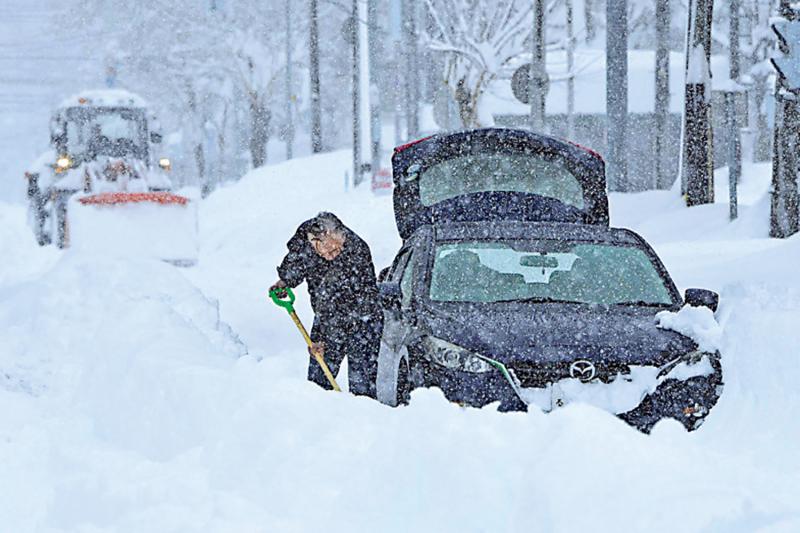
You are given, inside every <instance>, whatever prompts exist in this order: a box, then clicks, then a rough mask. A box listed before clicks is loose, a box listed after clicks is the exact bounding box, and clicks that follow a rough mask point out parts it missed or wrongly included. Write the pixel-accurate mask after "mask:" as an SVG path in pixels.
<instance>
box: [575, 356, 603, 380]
mask: <svg viewBox="0 0 800 533" xmlns="http://www.w3.org/2000/svg"><path fill="white" fill-rule="evenodd" d="M569 375H570V377H573V378H576V379H579V380H581V381H592V380H593V379H594V377H595V375H597V370H595V368H594V364H592V362H591V361H587V360H586V359H580V360H578V361H575V362H574V363H572V364H571V365H569Z"/></svg>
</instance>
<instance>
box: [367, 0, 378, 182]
mask: <svg viewBox="0 0 800 533" xmlns="http://www.w3.org/2000/svg"><path fill="white" fill-rule="evenodd" d="M367 45H368V51H369V87H370V99H369V101H370V134H371V138H370V141H371V147H372V158H371V163H372V164H371V167H372V173H373V174H375V173H376V172H377V171H378V169H379V168H380V164H381V161H380V159H381V114H380V94H379V92H378V61H379V58H378V1H377V0H369V3H368V4H367Z"/></svg>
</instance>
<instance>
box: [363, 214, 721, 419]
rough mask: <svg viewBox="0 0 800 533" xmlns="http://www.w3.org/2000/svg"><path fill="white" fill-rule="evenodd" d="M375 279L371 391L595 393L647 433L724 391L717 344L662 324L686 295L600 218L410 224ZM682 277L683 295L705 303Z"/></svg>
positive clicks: (515, 396) (641, 244) (524, 405)
mask: <svg viewBox="0 0 800 533" xmlns="http://www.w3.org/2000/svg"><path fill="white" fill-rule="evenodd" d="M382 279H383V281H382V282H381V284H380V289H381V295H382V300H383V303H384V307H385V309H386V327H385V332H384V342H383V346H382V350H381V356H380V370H379V383H378V385H379V397H380V398H381V399H382V400H383V401H385V402H387V403H394V402H405V401H407V400H408V398H409V392H410V391H411V390H412V389H414V388H418V387H438V388H440V389H441V390H442V391H443V392H444V394H445V396H446V397H447V398H448V399H449V400H451V401H453V402H457V403H459V404H462V405H469V406H475V407H481V406H484V405H487V404H490V403H493V402H498V403H499V409H500V410H503V411H510V410H526V409H528V408H529V407H530V406H536V407H538V408H540V409H542V410H544V411H551V410H553V409H556V408H558V407H560V406H563V405H566V404H568V403H570V402H575V401H581V402H586V403H590V404H593V405H597V406H599V407H601V408H604V409H606V410H608V411H610V412H612V413H615V414H617V415H618V416H620V417H621V418H623V419H624V420H626V421H627V422H628V423H630V424H632V425H634V426H636V427H638V428H640V429H642V430H644V431H649V429H650V428H652V426H653V425H654V424H655V423H656V422H658V421H659V420H660V419H662V418H664V417H670V418H674V419H677V420H679V421H681V422H682V423H683V424H684V425H685V426H686V428H688V429H690V430H691V429H695V428H696V427H698V426H699V425H700V424H701V423H702V422H703V420H704V418H705V416H706V415H707V414H708V412H709V410H710V409H711V408H712V407H713V406H714V404H715V403H716V401H717V398H718V397H719V394H720V392H721V390H722V373H721V366H720V356H719V354H718V353H703V352H701V351H699V350H698V347H697V344H696V343H695V342H694V341H693V340H692V339H690V338H688V337H686V336H683V335H681V334H679V333H677V332H675V331H670V330H665V329H660V328H659V327H657V325H656V314H657V313H658V312H660V311H664V310H672V311H676V310H678V309H679V308H680V307H682V306H683V305H684V299H683V298H682V297H681V295H680V293H679V292H678V290H677V289H676V287H675V284H674V283H673V281H672V279H671V278H670V276H669V274H668V273H667V271H666V269H665V268H664V266H663V264H662V263H661V261H660V260H659V259H658V257H657V256H656V254H655V253H654V252H653V250H652V249H651V248H650V247H649V246H648V245H647V243H646V242H645V241H644V240H643V239H642V238H641V237H639V236H638V235H637V234H636V233H634V232H632V231H628V230H624V229H612V228H608V227H604V226H602V225H588V224H572V223H559V222H518V221H498V222H490V221H481V222H450V223H441V224H436V225H424V226H420V227H419V228H418V229H417V230H416V231H415V232H414V233H413V234H412V235H411V236H409V237H408V238H407V239H406V240H405V241H404V244H403V247H402V249H401V250H400V252H399V253H398V255H397V256H396V258H395V260H394V262H393V264H392V266H391V267H390V268H389V269H388V270H387V271H385V272H384V273H382ZM717 299H718V298H717V295H716V294H715V293H712V292H710V291H704V290H701V289H689V290H687V293H686V303H689V304H692V305H705V306H708V307H710V308H712V309H716V305H717Z"/></svg>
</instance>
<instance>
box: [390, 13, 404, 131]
mask: <svg viewBox="0 0 800 533" xmlns="http://www.w3.org/2000/svg"><path fill="white" fill-rule="evenodd" d="M390 8H391V11H390V24H389V30H390V33H391V41H392V45H393V46H394V65H393V66H394V69H393V70H394V76H395V78H394V79H395V87H398V88H399V87H402V86H403V74H402V70H403V69H402V65H403V57H404V55H403V0H391V6H390ZM400 93H401V91H399V90H396V91H394V93H392V100H393V103H394V144H395V146H399V145H400V144H402V142H403V140H404V137H403V123H402V116H403V101H404V99H403V97H402V96H401V94H400Z"/></svg>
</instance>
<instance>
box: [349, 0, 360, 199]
mask: <svg viewBox="0 0 800 533" xmlns="http://www.w3.org/2000/svg"><path fill="white" fill-rule="evenodd" d="M352 21H353V24H352V29H351V30H352V35H351V37H352V39H353V41H352V42H353V49H352V53H353V57H352V60H353V65H352V66H353V187H357V186H358V184H359V183H361V61H360V59H361V50H360V49H359V48H360V47H359V39H360V36H359V33H360V32H359V31H358V26H359V24H358V0H353V13H352Z"/></svg>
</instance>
